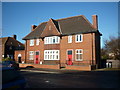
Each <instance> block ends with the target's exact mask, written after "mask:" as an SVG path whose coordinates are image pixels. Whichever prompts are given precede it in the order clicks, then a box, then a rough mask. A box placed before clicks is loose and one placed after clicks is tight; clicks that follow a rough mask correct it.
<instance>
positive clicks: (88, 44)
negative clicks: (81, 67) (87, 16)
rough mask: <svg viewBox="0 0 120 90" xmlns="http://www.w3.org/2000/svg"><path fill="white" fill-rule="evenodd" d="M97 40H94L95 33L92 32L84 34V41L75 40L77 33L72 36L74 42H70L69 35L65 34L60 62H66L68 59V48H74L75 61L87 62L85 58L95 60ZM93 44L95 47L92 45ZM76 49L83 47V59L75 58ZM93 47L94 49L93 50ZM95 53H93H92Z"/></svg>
mask: <svg viewBox="0 0 120 90" xmlns="http://www.w3.org/2000/svg"><path fill="white" fill-rule="evenodd" d="M94 44H95V40H94V34H93V35H92V34H91V33H88V34H83V42H79V43H77V42H75V35H73V37H72V43H68V37H67V36H64V37H62V40H61V43H60V50H61V51H60V60H61V61H60V62H61V63H65V62H66V59H67V55H66V54H67V50H68V49H72V50H73V61H74V63H87V62H85V61H84V60H86V61H87V60H95V46H94ZM92 46H93V47H92ZM76 49H83V61H76V60H75V58H76V57H75V50H76ZM92 49H93V51H92ZM92 53H93V55H92Z"/></svg>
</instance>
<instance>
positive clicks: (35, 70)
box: [20, 67, 120, 74]
mask: <svg viewBox="0 0 120 90" xmlns="http://www.w3.org/2000/svg"><path fill="white" fill-rule="evenodd" d="M20 71H27V72H37V73H54V74H60V73H64V74H65V73H66V74H71V73H78V72H90V71H80V70H67V69H65V68H62V69H44V68H31V67H29V68H20ZM94 71H120V69H106V68H102V69H96V70H92V71H91V72H94Z"/></svg>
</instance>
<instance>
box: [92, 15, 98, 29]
mask: <svg viewBox="0 0 120 90" xmlns="http://www.w3.org/2000/svg"><path fill="white" fill-rule="evenodd" d="M92 20H93V27H94V28H95V29H96V30H98V16H97V15H92Z"/></svg>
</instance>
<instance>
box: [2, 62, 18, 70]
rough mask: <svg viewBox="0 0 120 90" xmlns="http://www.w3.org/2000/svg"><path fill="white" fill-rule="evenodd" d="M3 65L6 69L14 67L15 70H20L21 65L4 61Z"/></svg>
mask: <svg viewBox="0 0 120 90" xmlns="http://www.w3.org/2000/svg"><path fill="white" fill-rule="evenodd" d="M2 65H4V66H5V67H13V68H14V69H19V64H18V63H16V62H15V61H3V62H2Z"/></svg>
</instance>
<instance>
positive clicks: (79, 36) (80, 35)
mask: <svg viewBox="0 0 120 90" xmlns="http://www.w3.org/2000/svg"><path fill="white" fill-rule="evenodd" d="M82 41H83V35H82V34H79V35H76V42H82Z"/></svg>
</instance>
